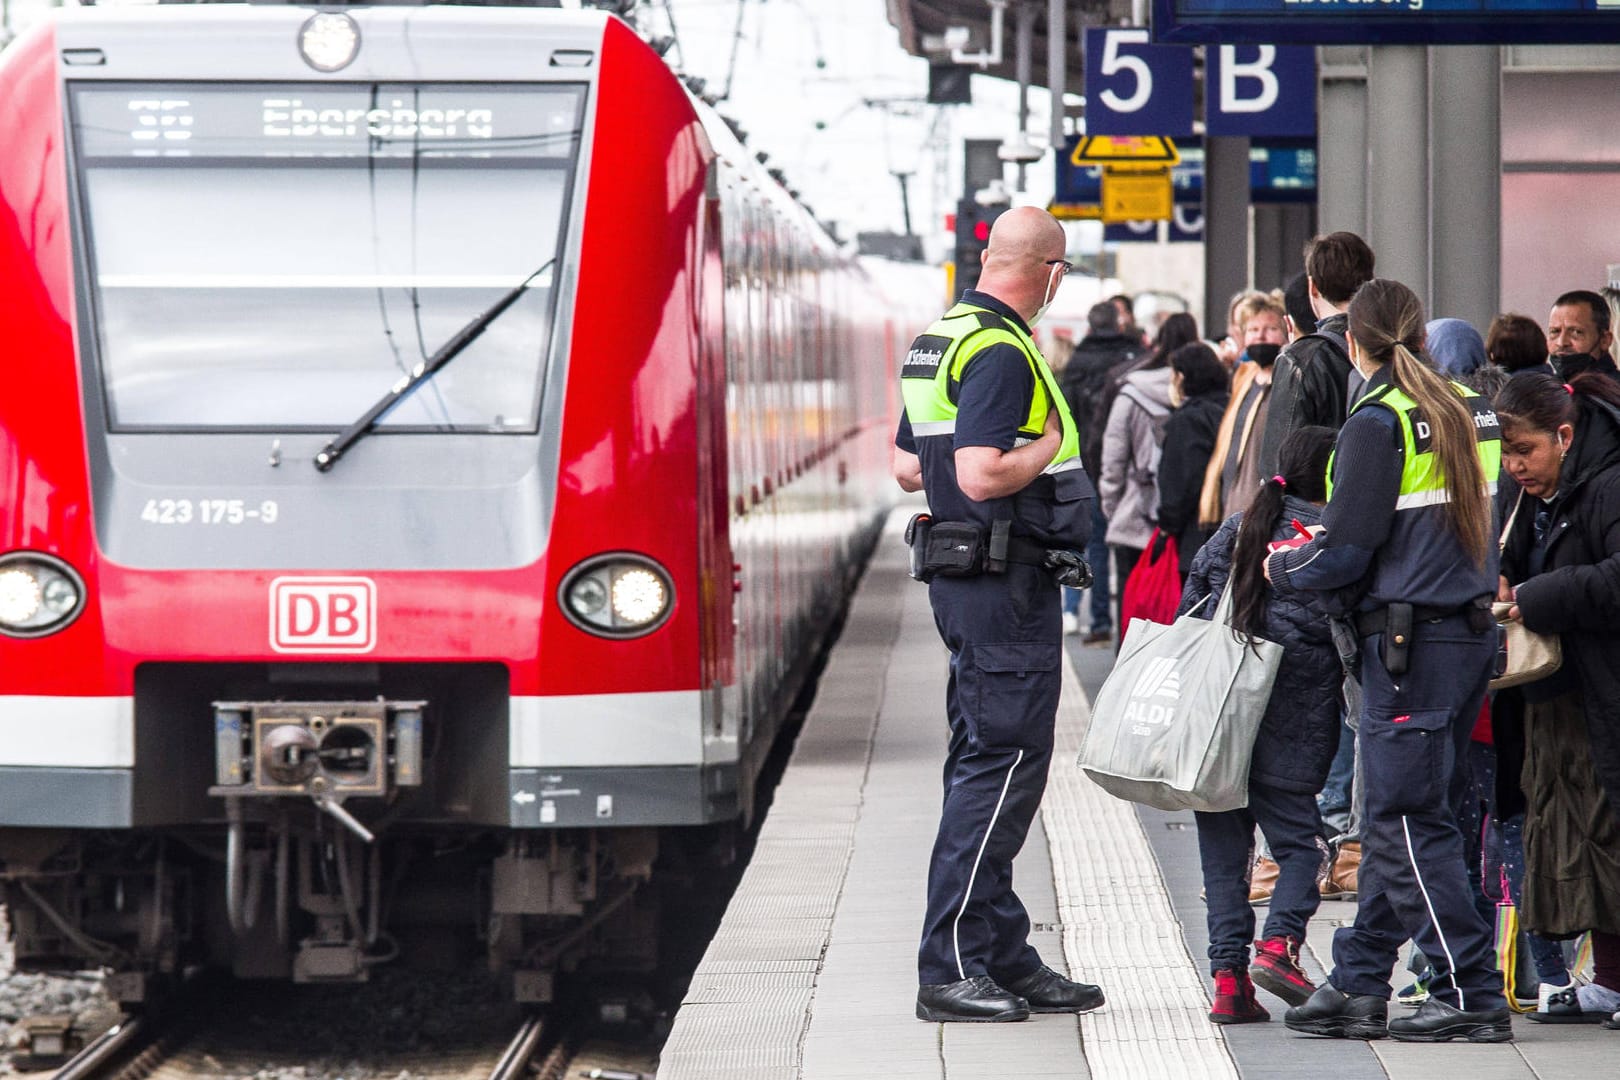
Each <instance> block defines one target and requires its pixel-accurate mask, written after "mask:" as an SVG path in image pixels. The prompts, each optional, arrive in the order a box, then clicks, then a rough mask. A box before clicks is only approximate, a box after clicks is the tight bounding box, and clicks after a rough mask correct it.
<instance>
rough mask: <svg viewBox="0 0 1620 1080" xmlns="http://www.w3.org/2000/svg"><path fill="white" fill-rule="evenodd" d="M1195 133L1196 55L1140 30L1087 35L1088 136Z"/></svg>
mask: <svg viewBox="0 0 1620 1080" xmlns="http://www.w3.org/2000/svg"><path fill="white" fill-rule="evenodd" d="M1192 133H1193V57H1192V50H1191V49H1189V48H1186V47H1185V46H1178V45H1153V44H1150V43H1149V41H1148V32H1147V31H1146V30H1145V29H1140V28H1118V27H1109V28H1101V27H1092V28H1090V29H1088V30H1087V31H1086V134H1087V135H1168V136H1169V137H1170V138H1172V139H1179V138H1183V137H1185V136H1188V135H1191V134H1192Z"/></svg>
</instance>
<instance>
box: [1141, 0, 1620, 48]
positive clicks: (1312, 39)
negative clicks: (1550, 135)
mask: <svg viewBox="0 0 1620 1080" xmlns="http://www.w3.org/2000/svg"><path fill="white" fill-rule="evenodd" d="M1153 40H1154V41H1155V42H1158V43H1161V44H1183V45H1187V44H1211V43H1216V42H1220V43H1223V44H1234V43H1237V44H1242V43H1250V44H1268V45H1559V44H1579V45H1595V44H1602V43H1613V42H1620V0H1154V7H1153Z"/></svg>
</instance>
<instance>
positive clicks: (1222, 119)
mask: <svg viewBox="0 0 1620 1080" xmlns="http://www.w3.org/2000/svg"><path fill="white" fill-rule="evenodd" d="M1207 61H1208V70H1207V71H1206V72H1205V84H1204V91H1205V92H1204V130H1205V131H1206V132H1207V133H1208V134H1210V135H1248V136H1269V135H1279V136H1295V137H1305V136H1310V135H1315V134H1316V50H1315V49H1314V48H1312V47H1310V46H1308V45H1293V46H1282V47H1279V46H1276V45H1219V46H1214V45H1212V46H1210V49H1209V53H1208V56H1207Z"/></svg>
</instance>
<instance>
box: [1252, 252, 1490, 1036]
mask: <svg viewBox="0 0 1620 1080" xmlns="http://www.w3.org/2000/svg"><path fill="white" fill-rule="evenodd" d="M1349 316H1350V339H1349V341H1350V361H1351V363H1353V364H1354V365H1355V366H1356V369H1357V370H1358V371H1359V372H1361V373H1362V374H1363V375H1364V376H1366V378H1367V392H1366V395H1365V396H1364V397H1363V398H1361V400H1360V401H1359V402H1357V403H1356V405H1355V407H1354V408H1353V409H1352V410H1351V413H1350V416H1349V418H1348V419H1347V420H1346V421H1345V425H1344V428H1343V430H1342V431H1341V432H1340V434H1339V443H1338V447H1337V451H1336V453H1335V455H1334V458H1333V461H1332V463H1331V464H1330V466H1329V468H1330V470H1331V473H1332V476H1331V482H1332V489H1331V494H1330V496H1329V500H1328V504H1327V506H1326V508H1325V509H1324V510H1323V513H1322V524H1323V526H1324V530H1325V531H1324V532H1323V533H1322V534H1321V535H1319V536H1318V537H1317V538H1316V539H1315V540H1314V541H1313V542H1312V543H1310V544H1307V545H1305V546H1304V547H1302V548H1299V549H1297V550H1294V551H1279V552H1276V553H1274V554H1271V555H1269V556H1267V557H1266V576H1267V577H1268V578H1269V579H1270V580H1271V582H1272V586H1273V587H1274V588H1275V589H1276V591H1277V592H1278V593H1279V594H1283V595H1286V594H1288V593H1290V592H1292V591H1294V590H1297V589H1311V590H1318V591H1325V592H1330V593H1334V594H1336V596H1337V599H1338V601H1339V602H1340V603H1341V605H1342V606H1343V608H1344V609H1345V611H1346V612H1347V614H1348V616H1349V618H1350V619H1351V621H1353V622H1354V625H1355V627H1356V630H1357V632H1358V636H1359V639H1360V643H1361V687H1362V696H1363V702H1362V710H1361V715H1360V717H1359V725H1358V729H1357V744H1356V749H1357V753H1358V754H1359V756H1360V764H1361V768H1362V771H1363V774H1364V776H1365V780H1366V783H1365V799H1366V807H1365V813H1364V816H1363V819H1362V821H1363V824H1362V862H1361V878H1360V889H1359V892H1360V896H1359V904H1358V907H1357V910H1356V921H1355V924H1354V925H1353V926H1348V927H1345V928H1343V929H1341V930H1339V931H1338V932H1337V933H1336V934H1335V935H1334V939H1333V959H1334V968H1333V972H1332V974H1331V975H1330V976H1329V977H1328V982H1327V983H1325V984H1324V985H1323V986H1322V987H1321V988H1320V989H1318V990H1317V991H1316V993H1315V994H1313V995H1312V996H1311V997H1310V999H1309V1000H1307V1001H1306V1002H1305V1003H1304V1004H1303V1005H1299V1006H1296V1007H1294V1008H1291V1009H1289V1010H1288V1012H1287V1014H1286V1017H1285V1022H1286V1023H1287V1025H1288V1026H1289V1027H1290V1028H1293V1029H1294V1030H1296V1031H1304V1032H1308V1033H1311V1034H1315V1035H1329V1036H1335V1037H1339V1038H1354V1039H1379V1038H1383V1037H1384V1036H1385V1035H1388V1036H1390V1037H1392V1038H1394V1039H1397V1040H1401V1041H1408V1042H1441V1041H1449V1040H1451V1039H1457V1038H1461V1039H1466V1040H1468V1041H1470V1042H1504V1041H1506V1040H1508V1039H1511V1038H1512V1037H1513V1029H1512V1026H1511V1023H1510V1020H1509V1014H1508V1010H1507V1007H1506V1004H1507V1003H1506V1001H1505V1000H1504V999H1503V996H1502V976H1501V973H1500V972H1498V971H1497V970H1496V962H1495V953H1494V940H1493V938H1494V933H1493V928H1492V927H1491V926H1489V925H1487V923H1486V921H1485V919H1484V917H1483V916H1482V915H1481V914H1480V913H1479V910H1478V909H1477V908H1476V907H1475V906H1474V902H1473V892H1472V887H1471V885H1470V884H1469V881H1468V874H1467V870H1466V867H1465V862H1464V846H1463V845H1464V841H1463V837H1462V834H1461V832H1460V831H1459V829H1458V826H1457V810H1458V809H1459V808H1460V807H1461V805H1462V799H1463V798H1464V795H1465V792H1466V790H1467V786H1468V784H1467V758H1466V754H1467V746H1468V740H1469V734H1470V732H1471V731H1472V729H1473V725H1474V720H1475V718H1476V717H1477V716H1478V714H1479V708H1480V703H1481V701H1482V700H1483V699H1484V696H1485V689H1486V683H1487V682H1488V681H1489V679H1490V677H1491V674H1492V672H1493V668H1494V663H1495V656H1496V631H1495V626H1494V624H1493V622H1492V620H1491V618H1490V601H1491V598H1492V596H1493V595H1494V593H1495V586H1496V575H1497V569H1496V568H1497V544H1496V532H1495V529H1494V525H1493V504H1492V500H1491V496H1490V493H1491V492H1492V491H1493V490H1494V487H1495V480H1496V477H1497V473H1498V469H1499V466H1500V462H1501V429H1500V427H1499V425H1498V423H1497V419H1496V414H1495V412H1493V411H1492V410H1491V408H1490V406H1489V404H1488V403H1486V402H1485V401H1484V400H1483V399H1481V398H1479V397H1477V396H1476V395H1474V394H1473V393H1472V392H1470V391H1468V390H1466V389H1465V388H1463V387H1462V386H1459V385H1457V384H1455V383H1451V382H1448V381H1446V380H1445V379H1444V378H1443V377H1442V376H1441V375H1439V374H1438V373H1437V372H1435V371H1434V370H1433V369H1432V368H1431V367H1429V366H1428V365H1426V364H1425V363H1424V362H1423V360H1421V359H1420V358H1419V356H1418V354H1419V352H1420V351H1421V348H1422V343H1423V332H1424V331H1423V326H1424V323H1423V305H1422V304H1421V302H1420V301H1419V300H1418V298H1417V297H1416V295H1414V294H1413V293H1412V291H1411V290H1410V289H1408V288H1407V287H1406V286H1405V285H1402V284H1400V283H1399V282H1394V281H1387V280H1382V279H1374V280H1372V281H1369V282H1367V283H1366V284H1364V285H1362V287H1361V288H1360V289H1359V290H1358V291H1357V292H1356V295H1355V297H1354V298H1353V299H1352V300H1351V302H1350V310H1349ZM1408 938H1410V939H1411V940H1412V941H1413V942H1415V943H1416V944H1417V946H1418V947H1419V948H1420V949H1422V950H1423V955H1424V956H1425V957H1427V958H1428V959H1429V961H1430V963H1431V965H1432V966H1433V968H1434V972H1435V974H1434V977H1433V978H1432V979H1431V980H1430V983H1429V999H1428V1000H1427V1001H1426V1002H1424V1004H1423V1005H1422V1007H1421V1008H1419V1010H1418V1011H1417V1013H1416V1014H1415V1015H1413V1016H1410V1017H1403V1018H1400V1019H1396V1020H1389V1019H1388V1004H1387V1002H1388V998H1389V993H1390V986H1389V978H1390V972H1391V969H1392V968H1393V967H1394V965H1395V962H1396V960H1397V958H1398V953H1399V949H1400V947H1401V945H1402V943H1403V942H1405V941H1406V940H1407V939H1408Z"/></svg>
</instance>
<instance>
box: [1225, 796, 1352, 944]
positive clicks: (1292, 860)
mask: <svg viewBox="0 0 1620 1080" xmlns="http://www.w3.org/2000/svg"><path fill="white" fill-rule="evenodd" d="M1193 820H1194V821H1195V822H1197V825H1198V858H1199V865H1200V867H1201V868H1202V870H1203V872H1204V895H1205V897H1206V899H1205V903H1206V905H1207V917H1208V920H1209V973H1210V974H1211V975H1213V974H1215V973H1216V972H1217V971H1220V970H1222V969H1225V968H1233V969H1237V970H1242V969H1244V968H1247V967H1248V966H1249V942H1250V941H1252V940H1253V939H1254V921H1255V920H1254V908H1253V907H1251V906H1250V904H1249V868H1250V866H1252V865H1253V863H1254V827H1255V825H1256V824H1258V825H1259V826H1260V831H1261V832H1262V833H1264V834H1265V837H1266V840H1267V842H1268V843H1269V844H1270V846H1271V857H1272V858H1274V859H1276V860H1277V867H1278V872H1277V884H1276V887H1275V889H1274V890H1273V892H1272V894H1271V906H1270V909H1269V911H1268V912H1267V913H1266V922H1265V928H1264V929H1263V930H1261V932H1260V933H1261V937H1263V938H1274V937H1292V938H1301V939H1303V938H1304V937H1305V924H1306V923H1308V922H1309V921H1310V918H1311V916H1312V915H1314V914H1316V909H1317V907H1318V906H1319V905H1320V904H1321V903H1322V894H1321V892H1320V891H1319V890H1318V889H1317V885H1316V875H1317V873H1318V872H1319V871H1320V870H1321V869H1322V862H1323V860H1324V859H1325V858H1326V856H1327V846H1326V845H1325V844H1323V843H1322V840H1321V833H1322V819H1321V818H1319V817H1318V816H1317V812H1316V800H1315V798H1313V797H1312V796H1310V795H1306V794H1304V793H1302V792H1293V791H1282V790H1279V789H1277V788H1273V787H1269V786H1267V785H1266V784H1264V783H1261V782H1260V781H1258V780H1250V781H1249V805H1248V806H1246V807H1242V808H1240V809H1237V810H1226V811H1223V812H1221V813H1213V814H1211V813H1204V812H1203V811H1197V812H1195V813H1194V814H1193Z"/></svg>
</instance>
